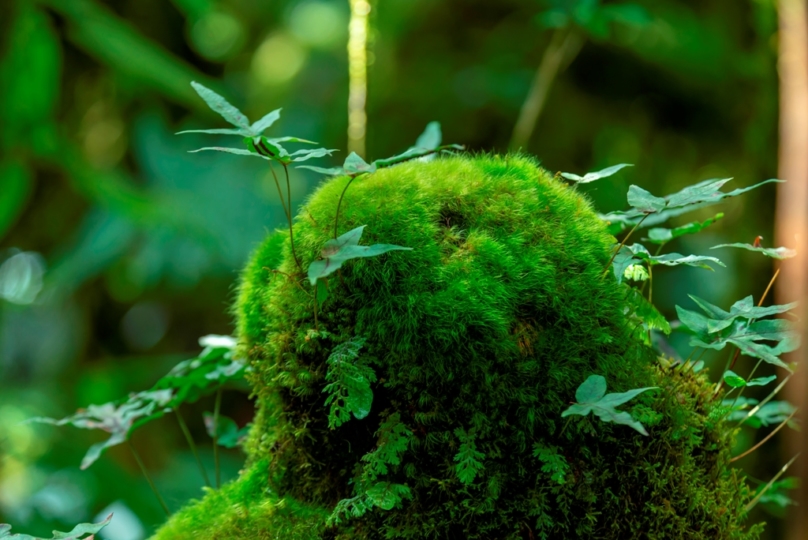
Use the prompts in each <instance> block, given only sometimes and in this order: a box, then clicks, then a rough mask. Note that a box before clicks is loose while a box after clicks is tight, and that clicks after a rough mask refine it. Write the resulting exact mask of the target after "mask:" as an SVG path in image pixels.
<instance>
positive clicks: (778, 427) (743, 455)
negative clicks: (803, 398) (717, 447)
mask: <svg viewBox="0 0 808 540" xmlns="http://www.w3.org/2000/svg"><path fill="white" fill-rule="evenodd" d="M797 410H798V409H794V411H792V413H791V414H790V415H789V416H788V418H786V419H785V420H783V422H782V423H781V424H780V425H779V426H777V427H776V428H775V429H774V431H772V432H771V433H769V434H768V435H766V436H765V437H764V438H763V440H762V441H760V442H759V443H757V444H756V445H755V446H753V447H752V448H750V449H749V450H747V451H746V452H744V453H743V454H741V455H740V456H735V457H734V458H732V459H730V460H729V462H730V463H732V462H733V461H738V460H739V459H741V458H743V457H746V456H748V455H749V454H751V453H752V452H754V451H755V450H757V449H758V448H760V447H761V446H763V445H764V444H765V443H766V441H768V440H769V439H771V438H772V437H774V434H775V433H777V432H778V431H780V430H781V429H783V426H785V425H786V424H788V421H789V420H791V419H792V418H794V415H795V414H797Z"/></svg>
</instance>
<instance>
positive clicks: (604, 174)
mask: <svg viewBox="0 0 808 540" xmlns="http://www.w3.org/2000/svg"><path fill="white" fill-rule="evenodd" d="M633 166H634V165H632V164H631V163H620V164H619V165H612V166H611V167H606V168H605V169H602V170H600V171H595V172H589V173H586V174H585V175H583V176H578V175H577V174H573V173H567V172H562V173H561V176H563V177H564V178H566V179H567V180H572V181H573V182H576V183H578V184H588V183H590V182H594V181H595V180H600V179H602V178H608V177H609V176H612V175H613V174H615V173H617V172H618V171H619V170H621V169H623V168H625V167H633Z"/></svg>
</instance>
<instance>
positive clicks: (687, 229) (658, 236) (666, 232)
mask: <svg viewBox="0 0 808 540" xmlns="http://www.w3.org/2000/svg"><path fill="white" fill-rule="evenodd" d="M723 217H724V214H722V213H719V214H716V215H715V216H713V217H711V218H710V219H707V220H705V221H702V222H698V221H694V222H692V223H688V224H687V225H682V226H681V227H676V228H675V229H664V228H659V227H657V228H653V229H650V230H649V231H648V241H649V242H651V243H653V244H664V243H666V242H670V241H671V240H673V239H675V238H679V237H680V236H684V235H686V234H696V233H698V232H700V231H702V230H704V229H706V228H707V227H709V226H710V225H712V224H713V223H715V222H716V221H718V220H720V219H722V218H723Z"/></svg>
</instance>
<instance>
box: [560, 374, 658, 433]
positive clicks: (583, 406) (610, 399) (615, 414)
mask: <svg viewBox="0 0 808 540" xmlns="http://www.w3.org/2000/svg"><path fill="white" fill-rule="evenodd" d="M656 388H657V387H656V386H649V387H646V388H635V389H633V390H629V391H628V392H620V393H614V394H606V379H605V378H603V377H602V376H600V375H590V376H589V377H588V378H587V379H586V380H585V381H584V382H583V383H582V384H581V385H580V386H579V387H578V390H576V392H575V399H576V400H577V403H575V404H573V405H571V406H570V407H569V408H567V410H565V411H564V412H562V413H561V416H562V417H567V416H570V415H573V414H577V415H581V416H586V415H588V414H589V413H590V412H592V413H594V414H595V416H597V417H599V418H600V419H601V420H603V421H604V422H614V423H615V424H623V425H627V426H629V427H632V428H634V429H635V430H637V431H638V432H639V433H641V434H643V435H648V432H647V431H646V430H645V427H643V425H642V424H641V423H639V422H637V421H636V420H634V419H633V418H632V417H631V415H630V414H629V413H627V412H625V411H617V410H616V409H615V407H617V406H618V405H622V404H623V403H626V402H628V401H630V400H631V399H633V398H635V397H636V396H638V395H639V394H641V393H643V392H646V391H648V390H654V389H656ZM604 394H605V395H604Z"/></svg>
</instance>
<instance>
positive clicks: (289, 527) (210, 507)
mask: <svg viewBox="0 0 808 540" xmlns="http://www.w3.org/2000/svg"><path fill="white" fill-rule="evenodd" d="M266 465H267V464H266V461H265V460H264V461H258V462H256V463H254V464H253V466H252V467H251V468H249V469H248V470H246V471H244V472H242V475H241V477H240V478H239V479H238V480H237V481H236V482H231V483H229V484H227V485H225V486H224V487H222V489H220V490H218V491H217V490H211V489H208V492H207V495H206V496H205V497H204V498H203V499H202V500H201V501H195V502H191V503H190V504H189V505H188V506H186V507H185V508H183V509H182V510H180V511H179V512H177V513H176V514H175V515H173V516H172V517H171V519H170V520H169V522H168V523H167V524H166V525H164V526H163V527H162V528H161V529H160V531H159V532H158V533H157V535H155V536H154V540H168V539H179V538H193V539H194V540H264V539H266V540H269V539H272V540H275V539H281V538H282V539H283V540H311V539H312V538H318V537H319V536H320V534H321V533H322V530H323V528H324V524H325V518H326V517H327V516H328V512H327V511H325V510H324V509H322V508H320V509H317V508H314V507H312V506H311V505H306V504H301V503H299V502H296V501H294V500H291V499H288V498H282V497H279V496H278V495H276V494H274V493H273V492H272V491H271V490H269V488H268V487H267V481H266Z"/></svg>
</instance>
